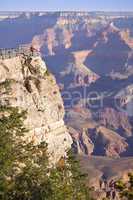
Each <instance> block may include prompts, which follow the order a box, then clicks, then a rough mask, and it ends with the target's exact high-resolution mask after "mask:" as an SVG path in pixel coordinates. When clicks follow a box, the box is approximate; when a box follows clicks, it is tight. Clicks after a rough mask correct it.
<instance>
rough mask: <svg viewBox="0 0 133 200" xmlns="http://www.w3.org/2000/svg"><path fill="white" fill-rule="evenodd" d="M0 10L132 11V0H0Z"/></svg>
mask: <svg viewBox="0 0 133 200" xmlns="http://www.w3.org/2000/svg"><path fill="white" fill-rule="evenodd" d="M0 11H20V12H22V11H33V12H35V11H41V12H43V11H44V12H55V11H58V12H59V11H75V12H76V11H85V12H98V11H102V12H133V0H117V1H116V0H108V1H107V0H67V1H66V0H45V1H44V0H37V1H36V0H28V1H27V0H23V1H18V0H12V1H11V0H1V3H0Z"/></svg>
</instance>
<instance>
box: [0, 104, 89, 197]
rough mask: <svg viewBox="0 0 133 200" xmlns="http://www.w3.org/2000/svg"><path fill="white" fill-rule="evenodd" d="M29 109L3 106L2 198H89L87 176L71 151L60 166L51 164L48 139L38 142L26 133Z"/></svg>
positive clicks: (0, 121)
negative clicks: (31, 139) (26, 139)
mask: <svg viewBox="0 0 133 200" xmlns="http://www.w3.org/2000/svg"><path fill="white" fill-rule="evenodd" d="M25 118H26V112H25V111H22V112H20V111H19V109H18V108H12V107H1V108H0V141H1V142H0V199H1V200H17V199H18V200H74V199H75V200H89V199H90V197H89V191H88V188H87V187H86V185H85V176H84V175H83V174H81V172H80V168H79V164H78V162H77V160H75V158H74V156H73V155H72V154H71V153H70V152H69V153H68V158H67V159H66V160H65V159H63V158H62V159H61V160H60V161H59V162H58V163H57V165H56V167H52V168H51V167H49V161H48V154H47V145H46V143H45V142H42V143H41V144H38V145H34V144H33V143H32V142H30V143H27V142H26V141H24V140H23V136H24V134H25V133H27V132H28V130H26V129H25V127H24V124H23V121H24V119H25Z"/></svg>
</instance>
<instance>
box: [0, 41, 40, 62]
mask: <svg viewBox="0 0 133 200" xmlns="http://www.w3.org/2000/svg"><path fill="white" fill-rule="evenodd" d="M40 55H41V54H40V52H39V51H38V50H36V49H34V48H33V47H32V46H29V45H21V46H19V47H18V48H8V49H6V48H3V49H0V60H4V59H10V58H14V57H17V56H33V57H37V56H40Z"/></svg>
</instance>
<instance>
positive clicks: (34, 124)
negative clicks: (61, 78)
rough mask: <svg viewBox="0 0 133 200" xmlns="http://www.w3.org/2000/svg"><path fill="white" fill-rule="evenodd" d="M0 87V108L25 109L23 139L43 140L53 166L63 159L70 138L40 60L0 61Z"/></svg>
mask: <svg viewBox="0 0 133 200" xmlns="http://www.w3.org/2000/svg"><path fill="white" fill-rule="evenodd" d="M7 82H8V84H7ZM9 83H10V84H9ZM0 85H5V87H3V88H2V87H0V105H8V106H13V107H19V108H20V109H22V110H27V119H26V120H25V121H24V123H25V126H26V127H27V128H28V129H29V132H28V133H27V134H26V138H27V139H28V140H33V141H34V142H35V143H39V142H41V141H46V142H47V143H48V151H49V154H50V158H51V160H52V162H54V163H55V162H56V161H58V160H59V159H60V158H61V157H62V156H65V153H66V151H67V150H68V149H69V148H70V147H71V144H72V139H71V137H70V135H69V133H68V131H67V128H66V126H65V124H64V121H63V118H64V107H63V101H62V99H61V95H60V92H59V88H58V86H57V84H56V81H55V78H54V77H53V75H52V74H51V73H49V72H48V70H47V68H46V65H45V63H44V62H43V60H42V59H41V57H39V56H37V57H32V56H18V57H14V58H10V59H5V60H0Z"/></svg>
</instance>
